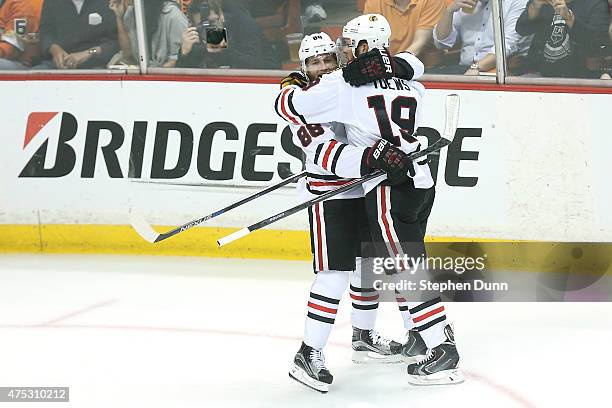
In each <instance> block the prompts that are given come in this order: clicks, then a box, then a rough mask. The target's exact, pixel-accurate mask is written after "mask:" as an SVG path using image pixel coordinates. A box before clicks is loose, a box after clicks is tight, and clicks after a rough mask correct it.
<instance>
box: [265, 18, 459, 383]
mask: <svg viewBox="0 0 612 408" xmlns="http://www.w3.org/2000/svg"><path fill="white" fill-rule="evenodd" d="M389 36H390V27H389V24H388V22H387V21H386V19H385V18H384V17H383V16H381V15H377V14H369V15H364V16H360V17H357V18H356V19H353V20H351V21H350V22H349V23H347V24H346V25H345V27H344V28H343V37H344V40H345V41H346V45H347V47H348V51H349V55H348V58H349V60H353V59H355V58H356V57H359V56H360V55H362V54H365V53H368V52H370V51H372V50H382V49H384V47H385V46H387V45H388V40H389ZM352 64H354V62H351V63H349V65H348V67H350V66H351V65H352ZM343 73H344V72H343V71H335V72H333V73H330V74H327V75H324V76H323V77H321V79H320V80H316V81H314V82H312V83H311V84H309V86H307V87H304V88H299V87H295V86H289V87H286V88H284V89H283V90H282V91H281V93H280V94H279V97H278V98H277V100H276V108H277V111H280V112H283V113H284V119H285V120H287V121H289V122H291V123H294V124H295V125H300V126H309V125H310V126H312V125H313V124H317V123H328V122H331V121H338V122H342V123H343V124H344V125H345V129H346V133H347V137H348V141H349V143H350V145H348V146H349V147H354V148H358V147H360V148H361V150H362V152H363V153H362V155H361V158H360V159H359V160H358V161H357V160H355V162H354V163H358V164H359V166H358V167H359V171H358V174H357V170H356V169H355V167H357V166H353V169H352V171H353V173H351V174H346V175H345V177H358V176H363V175H365V174H368V173H370V172H372V171H374V170H376V169H381V170H383V171H385V172H386V175H383V176H381V177H379V178H377V179H375V180H372V181H371V182H369V183H367V184H365V185H364V191H365V193H366V195H365V207H366V213H367V218H368V221H369V227H370V228H369V229H370V234H371V237H372V240H373V241H375V242H377V243H382V244H383V245H384V246H385V247H386V248H387V249H388V253H389V256H392V257H395V256H396V255H400V254H402V245H401V244H400V243H401V242H423V239H424V236H425V228H426V225H427V220H428V217H429V213H430V211H431V208H432V205H433V200H434V196H435V190H434V181H433V179H432V176H431V173H430V171H429V166H428V165H427V161H426V160H419V161H417V162H412V161H410V160H409V159H408V158H407V154H409V153H411V152H414V151H416V150H418V149H420V147H421V146H420V143H419V142H418V140H417V139H416V138H415V137H414V136H413V135H414V131H415V129H416V128H417V127H418V125H419V123H420V111H419V107H420V106H421V101H422V99H423V96H424V94H425V89H424V87H423V86H422V85H421V84H420V83H418V82H416V81H408V80H404V79H401V78H397V77H393V78H390V79H381V80H377V81H375V82H374V83H372V84H367V85H365V86H362V87H352V86H350V85H349V84H347V83H346V82H345V79H344V75H343ZM281 116H283V115H281ZM336 149H337V148H336V147H335V145H334V146H332V147H331V148H330V147H327V149H326V150H325V153H330V154H331V153H333V152H334V151H335V150H336ZM344 150H346V148H345V149H344ZM321 151H322V150H321ZM328 157H329V155H328ZM328 161H329V159H328ZM315 212H316V208H315ZM402 295H403V297H404V298H406V299H407V300H410V299H409V297H410V293H402ZM408 307H409V312H410V314H411V317H412V324H413V327H412V330H411V331H410V332H409V333H410V334H411V338H409V340H408V344H410V343H414V344H416V343H418V341H419V340H422V342H424V344H425V345H426V347H427V349H428V351H427V356H426V357H425V358H423V359H419V362H418V363H413V364H410V365H408V367H407V372H408V376H409V381H410V382H411V383H413V384H444V383H455V382H461V381H462V376H461V372H460V371H459V370H458V364H459V354H458V352H457V349H456V346H455V342H454V335H453V332H452V329H451V327H450V326H449V325H447V322H446V313H445V309H444V306H442V304H441V299H440V298H439V297H436V298H432V299H429V300H428V301H425V302H409V303H408ZM330 309H331V308H330Z"/></svg>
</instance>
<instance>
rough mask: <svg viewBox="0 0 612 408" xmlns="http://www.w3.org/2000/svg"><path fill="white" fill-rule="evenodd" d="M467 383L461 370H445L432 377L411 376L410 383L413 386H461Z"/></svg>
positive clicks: (431, 375)
mask: <svg viewBox="0 0 612 408" xmlns="http://www.w3.org/2000/svg"><path fill="white" fill-rule="evenodd" d="M464 381H465V378H464V377H463V373H462V372H461V370H459V369H456V368H455V369H453V370H444V371H440V372H439V373H434V374H430V375H410V374H408V382H409V383H410V384H412V385H446V384H461V383H462V382H464Z"/></svg>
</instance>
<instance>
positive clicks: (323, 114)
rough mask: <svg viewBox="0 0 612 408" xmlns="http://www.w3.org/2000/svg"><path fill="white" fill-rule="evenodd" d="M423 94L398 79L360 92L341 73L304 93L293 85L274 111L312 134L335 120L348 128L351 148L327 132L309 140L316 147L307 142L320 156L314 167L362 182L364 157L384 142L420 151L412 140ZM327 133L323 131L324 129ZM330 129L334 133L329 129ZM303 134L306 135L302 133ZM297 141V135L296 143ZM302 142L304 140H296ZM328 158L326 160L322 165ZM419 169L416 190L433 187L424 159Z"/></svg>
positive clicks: (367, 187)
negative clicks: (312, 131) (314, 129)
mask: <svg viewBox="0 0 612 408" xmlns="http://www.w3.org/2000/svg"><path fill="white" fill-rule="evenodd" d="M400 55H401V54H400ZM424 94H425V87H424V86H423V85H422V84H421V83H419V82H417V81H414V80H411V81H408V80H405V79H400V78H392V79H389V80H378V81H375V82H374V83H372V84H368V85H364V86H361V87H352V86H351V85H349V84H347V83H346V82H345V81H344V78H343V77H342V71H340V70H339V71H335V72H332V73H330V74H327V75H324V76H323V77H322V78H321V79H320V80H317V81H314V82H312V83H311V84H310V85H309V86H307V87H305V88H302V89H300V88H299V87H297V86H290V87H286V88H284V89H282V90H281V92H280V93H279V95H278V98H277V99H276V103H275V107H276V110H277V113H278V114H279V115H280V116H281V117H282V118H283V119H285V120H286V121H288V122H289V123H291V124H292V125H293V126H295V127H296V128H300V127H302V128H306V129H308V126H311V127H312V126H323V125H314V124H318V123H329V122H332V121H337V122H341V123H342V124H344V126H345V130H346V135H347V139H348V144H345V143H342V142H340V141H336V140H334V139H333V138H334V136H333V131H331V132H330V133H329V134H328V133H327V132H326V131H323V132H320V131H319V132H314V133H312V135H310V136H311V138H310V139H311V140H312V141H315V142H314V143H313V142H311V143H309V144H308V146H312V147H315V151H314V153H315V155H316V151H317V149H318V152H319V155H318V156H317V157H314V156H315V155H313V157H312V164H314V165H315V166H319V167H323V168H324V169H326V166H327V168H328V171H329V172H330V173H332V174H335V175H337V176H341V177H347V178H348V177H360V176H361V174H360V167H361V157H362V156H363V152H364V151H365V150H366V149H367V148H369V147H371V146H372V145H373V144H374V143H375V142H376V141H377V140H378V139H380V138H384V139H387V140H390V141H392V142H393V143H394V144H396V145H399V146H400V148H401V149H402V150H403V151H404V152H406V153H412V152H414V151H416V150H417V149H420V148H422V147H421V146H420V144H419V142H418V141H417V140H416V139H415V138H414V137H413V136H412V135H413V132H414V130H415V129H417V128H418V126H419V124H420V121H421V114H420V110H419V106H420V105H421V102H422V100H423V97H424ZM326 129H327V128H325V127H324V130H326ZM329 129H330V130H331V126H330V127H329ZM298 131H299V130H298ZM301 133H302V135H305V132H304V131H302V132H301ZM316 134H320V136H322V137H321V139H320V140H321V141H323V140H325V142H323V143H320V142H319V140H317V138H318V137H320V136H315V135H316ZM295 136H296V134H294V140H295ZM298 140H302V138H299V137H298ZM304 140H308V137H307V136H304ZM296 144H297V145H298V146H300V145H302V146H303V145H304V143H301V144H300V142H299V141H296ZM308 146H304V147H306V148H307V147H308ZM312 147H311V148H310V149H312ZM306 148H305V152H306V156H307V160H306V162H307V170H308V162H309V156H310V155H312V152H311V153H310V154H309V151H308V149H306ZM345 151H346V152H345ZM326 153H328V154H326ZM330 157H331V161H330ZM325 158H327V160H325V163H323V161H324V159H325ZM332 163H333V164H334V167H333V169H332V167H331V165H332ZM419 163H423V164H419ZM323 164H326V166H323ZM415 164H417V165H416V166H415V170H416V175H415V177H414V178H413V181H414V185H415V187H416V188H422V189H426V188H430V187H432V186H433V185H434V182H433V179H432V177H431V172H430V170H429V166H428V165H427V164H426V163H425V160H423V159H419V160H417V163H415ZM308 171H309V172H310V170H308ZM384 177H386V176H381V178H377V179H375V180H373V181H371V182H369V183H367V185H365V186H364V190H365V192H368V191H369V190H371V189H372V188H374V187H375V186H376V185H377V184H378V183H380V182H381V181H382V180H383V179H384ZM335 187H337V185H336V186H334V188H335Z"/></svg>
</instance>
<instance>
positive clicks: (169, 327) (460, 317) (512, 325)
mask: <svg viewBox="0 0 612 408" xmlns="http://www.w3.org/2000/svg"><path fill="white" fill-rule="evenodd" d="M311 279H312V274H311V272H310V267H309V263H308V262H292V261H261V260H232V259H206V258H169V257H121V256H64V255H62V256H59V255H58V256H51V255H40V256H35V255H27V256H26V255H14V256H13V255H3V256H0V386H69V387H70V403H68V404H61V403H59V404H58V403H53V404H44V403H20V404H18V406H19V407H24V408H25V407H28V406H32V407H37V408H40V407H42V406H46V405H50V406H53V407H60V406H72V407H87V408H88V407H104V408H108V407H130V408H149V407H173V408H174V407H200V408H201V407H309V408H323V407H352V408H374V407H410V408H415V407H426V408H432V407H447V406H448V407H470V408H477V407H496V408H502V407H515V408H519V407H524V408H527V407H530V408H531V407H538V408H544V407H555V408H558V407H568V408H569V407H579V406H585V404H586V405H588V406H600V407H604V406H605V407H607V406H612V402H611V397H610V390H609V386H610V379H609V370H610V367H612V357H611V356H612V352H611V351H610V346H611V345H612V304H609V303H471V304H463V303H462V304H459V303H454V304H450V305H448V307H447V309H448V316H449V318H450V319H451V320H452V321H453V322H454V323H455V334H456V338H457V346H458V348H459V351H460V353H461V356H462V368H463V370H464V373H465V376H466V382H465V383H463V384H460V385H453V386H430V387H414V386H411V385H409V384H408V383H407V382H406V374H405V366H404V365H386V366H371V365H369V366H357V365H354V364H353V363H352V362H351V360H350V355H351V353H350V336H351V326H350V322H349V320H348V318H349V312H350V302H349V301H348V299H347V296H346V294H345V298H343V300H342V302H341V304H340V312H339V315H338V318H337V320H336V325H335V326H336V327H335V328H334V330H333V332H332V335H331V338H330V343H329V345H328V346H327V348H326V351H325V354H326V357H327V365H328V367H329V368H330V370H331V371H332V374H334V376H335V380H334V383H333V385H332V387H331V389H330V392H329V393H328V394H326V395H323V394H319V393H316V392H314V391H311V390H310V389H307V388H306V387H304V386H302V385H300V384H297V383H295V382H294V381H292V380H290V379H289V378H288V375H287V370H288V367H289V363H290V361H291V360H292V358H293V355H294V353H295V352H296V350H297V349H298V347H299V345H300V341H301V335H302V327H303V321H304V315H305V310H306V302H307V296H308V290H309V287H310V283H311ZM378 316H379V318H378V328H379V329H380V331H381V332H383V333H384V334H388V335H391V336H393V337H395V338H396V339H397V340H400V339H402V338H403V330H402V327H401V319H400V315H399V312H398V311H397V306H396V305H392V304H385V305H381V307H380V309H379V314H378ZM0 405H2V406H4V405H6V406H7V407H8V406H13V405H14V404H0Z"/></svg>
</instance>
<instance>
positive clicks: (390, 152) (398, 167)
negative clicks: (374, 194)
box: [362, 139, 416, 185]
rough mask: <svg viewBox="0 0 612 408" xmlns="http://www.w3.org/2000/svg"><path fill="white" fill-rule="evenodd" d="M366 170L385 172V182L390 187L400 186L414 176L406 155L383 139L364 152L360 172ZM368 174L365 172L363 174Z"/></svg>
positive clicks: (410, 162)
mask: <svg viewBox="0 0 612 408" xmlns="http://www.w3.org/2000/svg"><path fill="white" fill-rule="evenodd" d="M364 167H365V169H364ZM366 169H367V170H372V169H380V170H383V171H385V172H386V173H387V180H388V181H389V184H391V185H397V184H402V183H404V182H406V181H407V180H408V177H414V175H415V174H416V172H415V170H414V164H413V163H412V160H410V159H409V158H408V155H407V154H406V153H404V152H403V151H401V150H400V149H399V148H398V147H397V146H394V145H392V144H391V143H390V142H389V141H387V140H385V139H380V140H379V141H377V142H376V143H374V146H372V147H370V149H369V150H366V154H365V155H364V159H363V162H362V172H364V171H363V170H366ZM368 172H369V171H365V172H364V173H368Z"/></svg>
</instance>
